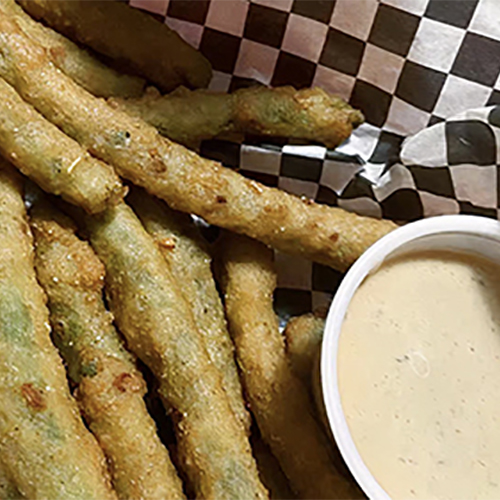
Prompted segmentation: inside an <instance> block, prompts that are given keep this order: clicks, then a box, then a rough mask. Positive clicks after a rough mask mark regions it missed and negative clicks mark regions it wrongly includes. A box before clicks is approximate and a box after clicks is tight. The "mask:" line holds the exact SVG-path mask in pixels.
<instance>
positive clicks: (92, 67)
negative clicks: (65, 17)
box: [0, 0, 146, 97]
mask: <svg viewBox="0 0 500 500" xmlns="http://www.w3.org/2000/svg"><path fill="white" fill-rule="evenodd" d="M0 10H2V11H3V12H5V13H6V14H8V15H9V16H11V17H12V18H13V19H14V21H15V23H16V24H17V25H18V27H19V28H20V29H21V30H22V31H23V32H24V33H25V34H26V35H27V36H29V37H30V38H32V39H33V40H35V41H36V42H37V43H39V44H40V45H41V46H42V47H44V48H45V49H46V50H47V52H48V54H49V56H50V58H51V60H52V62H53V63H54V64H55V65H56V66H57V67H58V68H59V69H60V70H61V71H63V72H64V73H66V74H67V75H68V76H70V77H71V78H73V80H75V82H77V83H78V84H79V85H81V86H82V87H83V88H84V89H86V90H88V91H89V92H90V93H91V94H94V95H95V96H97V97H111V96H115V97H118V96H119V97H139V96H140V95H141V94H142V92H143V90H144V87H145V83H146V82H145V81H144V80H143V79H142V78H139V77H138V76H132V75H126V74H123V73H119V72H118V71H115V70H114V69H112V68H110V67H109V66H106V65H105V64H104V63H102V62H101V61H99V60H98V59H97V58H96V57H95V56H93V55H92V54H91V53H90V52H88V51H87V50H85V49H84V48H82V47H79V46H78V45H76V44H74V43H73V42H71V41H70V40H68V39H67V38H65V37H64V36H62V35H60V34H59V33H56V32H55V31H54V30H52V29H50V28H47V27H46V26H43V25H42V24H41V23H38V22H37V21H35V20H34V19H32V18H31V17H30V16H29V15H28V14H26V12H24V10H23V9H22V8H21V7H20V6H19V5H17V4H16V2H15V1H14V0H0Z"/></svg>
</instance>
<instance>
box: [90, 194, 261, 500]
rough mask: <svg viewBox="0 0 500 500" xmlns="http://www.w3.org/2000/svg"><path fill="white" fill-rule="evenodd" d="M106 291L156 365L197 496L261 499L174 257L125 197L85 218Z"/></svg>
mask: <svg viewBox="0 0 500 500" xmlns="http://www.w3.org/2000/svg"><path fill="white" fill-rule="evenodd" d="M85 226H86V229H87V231H88V233H89V237H90V242H91V244H92V246H93V248H94V250H95V252H96V253H97V255H98V256H99V258H100V260H101V261H102V262H103V263H104V266H105V268H106V293H107V295H108V302H109V304H110V308H111V311H112V312H113V314H114V316H115V319H116V322H117V324H118V327H119V329H120V331H121V332H122V333H123V335H124V336H125V338H126V340H127V345H128V346H129V348H130V349H131V350H132V351H133V352H135V354H136V355H137V356H138V357H139V358H140V359H141V360H142V361H143V362H144V363H145V364H146V365H147V366H149V368H150V369H151V371H152V372H153V373H154V375H155V376H156V379H157V380H158V383H159V394H160V396H161V397H162V399H164V401H165V403H166V406H167V407H168V408H170V409H171V411H172V416H173V418H174V421H175V428H176V435H177V446H178V456H179V458H180V462H181V463H182V466H183V468H184V472H185V473H186V476H187V478H188V480H189V482H190V483H191V484H190V486H191V487H192V489H193V490H194V491H195V493H196V497H197V498H200V499H201V498H203V499H217V500H222V499H231V500H232V499H235V498H238V499H260V498H266V497H267V493H266V490H265V488H264V487H263V486H262V484H261V482H260V480H259V477H258V472H257V468H256V464H255V462H254V459H253V457H252V454H251V450H250V445H249V442H248V439H247V436H246V434H245V431H244V429H243V427H242V426H241V425H240V423H239V422H238V420H237V419H236V416H235V415H234V413H233V412H232V410H231V406H230V404H229V399H228V398H227V395H226V393H225V392H224V390H223V387H222V377H221V375H220V373H219V371H218V370H217V368H216V367H215V366H214V365H213V364H212V363H211V361H210V358H209V356H208V353H207V351H206V349H205V345H204V342H203V338H202V336H201V334H200V333H199V331H198V329H197V327H196V324H195V321H194V318H193V315H192V311H191V309H190V306H189V304H188V302H187V301H186V300H185V299H184V297H183V295H182V292H181V290H180V286H181V285H179V284H178V283H177V282H176V280H175V278H174V276H173V274H172V273H171V272H170V270H169V267H168V265H167V262H166V261H165V259H164V257H163V255H162V254H161V253H160V251H159V250H158V248H157V247H156V245H155V243H154V241H153V240H152V238H151V237H150V236H149V235H148V233H147V232H146V230H145V229H144V227H143V226H142V224H141V222H140V221H139V219H138V218H137V217H136V216H135V214H134V212H133V211H132V209H131V208H129V207H128V205H126V204H125V203H122V204H120V205H117V206H116V207H113V208H111V209H109V210H107V211H106V212H104V213H103V214H99V215H97V216H93V217H90V216H87V217H85Z"/></svg>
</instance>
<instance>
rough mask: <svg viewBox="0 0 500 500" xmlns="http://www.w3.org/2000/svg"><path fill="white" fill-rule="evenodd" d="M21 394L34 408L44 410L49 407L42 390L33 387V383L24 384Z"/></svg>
mask: <svg viewBox="0 0 500 500" xmlns="http://www.w3.org/2000/svg"><path fill="white" fill-rule="evenodd" d="M21 394H22V395H23V397H24V399H25V400H26V403H28V406H31V408H33V409H34V410H36V411H43V410H46V409H47V401H45V398H44V396H43V393H42V391H41V390H40V389H37V388H36V387H33V384H23V385H22V386H21Z"/></svg>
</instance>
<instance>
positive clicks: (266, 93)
mask: <svg viewBox="0 0 500 500" xmlns="http://www.w3.org/2000/svg"><path fill="white" fill-rule="evenodd" d="M109 103H110V105H112V106H113V107H116V108H118V109H123V110H125V111H127V112H128V113H130V114H132V115H134V116H137V117H139V118H142V119H143V120H144V121H146V122H148V123H149V124H151V125H153V126H154V127H156V128H157V129H158V130H159V131H160V133H161V134H162V135H164V136H166V137H168V138H169V139H172V140H173V141H175V142H179V143H181V144H184V145H186V146H190V147H192V146H196V145H198V144H199V142H200V141H202V140H204V139H212V138H214V137H216V136H219V135H225V134H234V133H238V134H259V135H268V136H278V137H287V138H294V139H300V140H308V141H313V142H319V143H321V144H324V145H325V146H327V147H329V148H334V147H336V146H338V145H339V144H340V143H341V142H343V141H345V140H346V139H347V138H348V137H349V136H350V135H351V132H352V130H353V128H354V127H356V126H358V125H360V124H361V123H362V122H363V115H362V114H361V112H359V111H356V110H354V109H352V108H351V107H350V106H349V105H348V104H346V102H345V101H343V100H342V99H341V98H340V97H337V96H334V95H331V94H328V93H327V92H325V91H324V90H322V89H320V88H313V89H303V90H295V89H294V88H293V87H277V88H275V89H269V88H266V87H252V88H247V89H240V90H237V91H236V92H234V93H232V94H222V93H215V92H208V91H206V90H196V91H189V90H187V89H185V88H179V89H177V90H176V91H175V92H172V93H171V94H168V95H165V96H161V95H160V94H159V93H158V92H157V91H155V89H149V90H148V92H147V93H146V94H145V95H144V96H143V97H141V98H139V99H114V98H111V99H110V100H109Z"/></svg>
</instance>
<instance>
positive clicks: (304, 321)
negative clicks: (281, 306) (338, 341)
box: [284, 313, 325, 387]
mask: <svg viewBox="0 0 500 500" xmlns="http://www.w3.org/2000/svg"><path fill="white" fill-rule="evenodd" d="M324 330H325V320H324V319H323V318H321V317H320V316H317V315H315V314H312V313H309V314H304V315H302V316H296V317H295V318H291V319H290V320H289V321H288V323H287V325H286V328H285V331H284V335H285V339H286V350H287V355H288V359H289V360H290V365H291V367H292V370H293V371H294V373H295V375H296V376H297V377H298V378H300V379H301V380H302V381H303V382H304V383H305V384H306V385H307V386H308V387H311V379H312V376H313V367H314V364H315V360H316V358H317V357H318V356H319V352H320V350H321V341H322V340H323V331H324Z"/></svg>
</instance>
